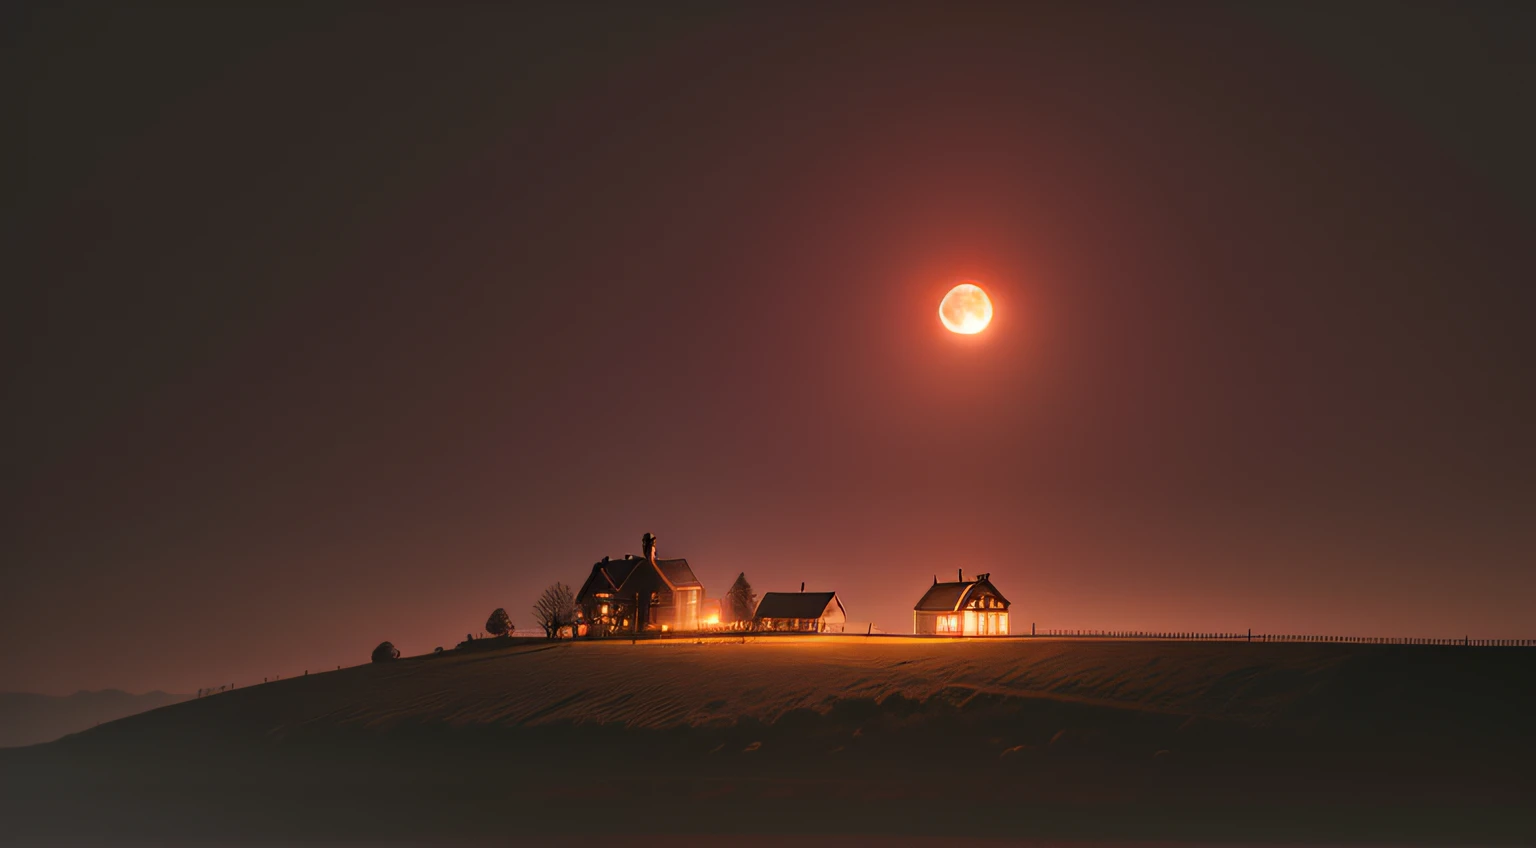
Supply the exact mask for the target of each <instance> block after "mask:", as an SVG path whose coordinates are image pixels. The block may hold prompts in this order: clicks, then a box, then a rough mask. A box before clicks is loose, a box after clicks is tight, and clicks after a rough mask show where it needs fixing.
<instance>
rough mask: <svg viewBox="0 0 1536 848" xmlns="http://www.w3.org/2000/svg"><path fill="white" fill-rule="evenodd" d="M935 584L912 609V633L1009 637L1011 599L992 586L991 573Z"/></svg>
mask: <svg viewBox="0 0 1536 848" xmlns="http://www.w3.org/2000/svg"><path fill="white" fill-rule="evenodd" d="M955 578H956V579H955V582H953V583H940V582H939V578H938V577H937V576H935V577H934V578H933V585H932V586H930V587H929V588H928V591H927V592H924V593H923V596H922V597H921V598H919V599H918V601H917V605H916V606H914V607H913V608H912V632H913V633H915V634H917V635H919V636H1007V635H1008V606H1009V604H1008V599H1007V598H1005V597H1003V593H1002V592H999V591H997V587H996V586H993V585H992V579H991V578H992V575H991V574H978V575H976V579H975V580H966V579H965V573H964V572H963V571H957V572H956V573H955Z"/></svg>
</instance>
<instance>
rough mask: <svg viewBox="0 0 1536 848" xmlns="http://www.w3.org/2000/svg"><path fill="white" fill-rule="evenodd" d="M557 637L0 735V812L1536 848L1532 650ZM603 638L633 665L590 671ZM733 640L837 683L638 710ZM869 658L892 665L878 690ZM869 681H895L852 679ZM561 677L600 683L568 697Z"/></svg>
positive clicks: (243, 836) (447, 831) (102, 837)
mask: <svg viewBox="0 0 1536 848" xmlns="http://www.w3.org/2000/svg"><path fill="white" fill-rule="evenodd" d="M569 648H570V649H571V650H568V651H567V652H566V653H565V654H563V655H561V654H556V653H554V652H550V656H545V657H543V658H536V657H533V656H531V655H527V654H518V653H515V652H508V654H507V655H506V656H505V657H504V658H500V659H494V660H490V661H489V664H486V662H487V661H486V660H485V658H482V659H481V661H480V662H479V663H476V664H474V665H465V666H463V667H462V668H458V667H454V666H452V665H449V664H446V663H448V662H449V661H448V660H437V661H421V662H422V663H423V664H422V665H420V666H417V667H414V669H413V667H411V666H409V665H406V664H402V665H400V666H398V667H397V668H394V669H389V670H382V669H377V668H373V669H370V668H362V669H350V670H347V671H346V672H342V673H338V675H337V676H336V677H335V678H334V679H333V680H330V681H322V682H310V681H301V682H296V683H295V685H292V686H288V687H286V688H279V687H260V688H259V689H253V690H250V691H249V693H247V692H240V691H237V692H235V693H231V694H229V695H221V696H216V697H214V698H209V699H204V700H203V701H199V702H190V703H187V704H182V705H178V706H174V707H169V708H166V709H162V710H157V711H154V712H153V713H149V714H146V715H144V716H140V717H136V718H134V719H127V720H124V721H122V722H117V723H114V724H113V725H108V726H104V727H102V728H100V729H98V730H96V731H92V732H89V733H85V734H81V735H79V736H75V737H71V738H69V739H65V740H63V741H61V742H59V743H54V744H52V745H45V746H39V747H37V748H31V749H23V750H17V751H3V752H0V822H3V828H4V831H3V836H4V838H6V839H8V840H13V841H22V842H28V843H48V842H54V843H76V842H88V841H119V840H120V841H148V842H161V843H163V842H173V841H186V842H214V843H232V842H240V841H277V842H287V841H301V840H302V841H308V842H328V841H375V842H391V841H406V842H418V843H426V844H452V843H461V842H480V841H486V842H490V843H491V844H521V843H523V842H526V841H533V840H536V839H537V840H540V841H545V840H547V839H558V840H559V841H562V842H577V843H581V842H591V841H603V842H606V841H608V839H607V837H612V838H623V839H629V840H636V839H638V840H640V841H642V842H647V843H649V842H653V841H658V840H660V839H661V838H662V837H667V836H686V835H695V836H697V837H698V838H699V839H700V840H701V841H700V842H699V843H698V844H703V842H704V841H708V840H709V839H710V838H712V837H717V836H721V837H723V836H726V835H731V834H757V835H765V834H766V835H778V834H782V835H798V836H809V835H817V836H821V837H843V836H848V837H859V840H857V842H858V843H859V844H877V843H881V842H882V841H883V840H886V839H890V838H894V837H913V838H920V837H931V838H933V839H935V840H941V841H942V840H944V839H949V838H955V837H962V836H963V837H970V838H987V837H991V838H1009V839H1015V838H1016V839H1029V840H1033V841H1042V840H1043V841H1046V842H1049V841H1051V840H1058V839H1060V840H1073V841H1078V840H1082V841H1097V842H1101V843H1115V842H1121V841H1125V842H1131V841H1168V842H1181V843H1187V842H1253V843H1261V842H1268V843H1274V842H1285V843H1329V844H1341V843H1389V844H1409V843H1442V844H1458V845H1465V844H1536V803H1533V799H1536V729H1533V722H1536V697H1533V693H1536V674H1533V673H1536V652H1533V651H1528V650H1521V649H1496V648H1490V649H1477V648H1428V647H1388V646H1364V647H1362V646H1296V645H1287V646H1262V650H1260V649H1259V648H1260V646H1250V645H1216V646H1210V645H1187V644H1163V645H1154V646H1125V645H1115V644H1062V643H1055V644H1054V645H1045V644H1041V643H1034V644H1019V643H1014V645H1013V646H992V645H987V646H981V647H976V648H965V649H961V648H950V647H930V646H928V645H926V644H924V643H914V644H911V645H901V646H895V647H890V646H879V647H873V648H857V649H849V650H848V651H843V650H842V649H841V648H838V649H837V650H838V651H839V652H840V653H837V654H836V655H831V654H829V655H828V656H827V658H826V659H825V660H823V659H822V658H821V656H820V655H818V654H817V653H815V652H814V651H812V652H807V651H806V650H804V649H800V650H799V651H798V652H797V651H796V649H794V648H789V647H780V646H776V645H771V646H754V645H737V646H728V647H718V646H717V647H714V648H709V649H703V648H697V649H696V648H689V649H687V650H679V651H675V652H671V653H666V654H663V653H660V652H658V651H656V650H652V651H651V652H649V653H647V652H644V651H643V650H642V649H636V650H634V651H632V652H630V653H622V652H619V651H617V650H616V649H613V648H610V647H608V646H569ZM1223 652H1225V653H1223ZM1232 652H1237V653H1236V655H1234V654H1233V653H1232ZM1244 652H1246V653H1244ZM556 660H558V662H556ZM431 662H437V663H440V664H439V665H435V666H434V665H428V664H427V663H431ZM743 662H745V663H746V664H747V665H746V667H745V668H744V669H743V668H741V665H742V663H743ZM502 663H504V664H502ZM614 663H623V664H624V668H626V669H633V668H635V667H636V666H637V665H638V666H639V667H640V670H639V671H637V672H635V673H634V674H632V675H631V674H630V673H629V672H625V673H624V674H614V675H610V676H608V677H602V676H596V675H597V672H596V671H595V670H596V669H607V668H610V667H612V665H613V664H614ZM722 663H724V664H726V665H729V666H731V667H732V668H735V669H736V672H735V673H736V674H737V675H738V676H739V677H740V679H739V680H737V679H734V678H733V679H731V680H729V681H728V682H727V683H726V684H719V683H716V684H714V685H724V686H728V687H730V688H731V689H732V691H734V689H736V688H742V689H745V690H747V691H756V690H754V689H753V688H752V683H751V681H752V680H754V679H757V680H758V681H759V682H758V684H757V686H758V687H760V688H761V690H762V691H761V693H759V694H758V695H757V696H756V697H758V698H759V699H760V700H764V701H765V702H768V701H772V696H773V694H774V690H775V688H776V687H778V688H784V687H793V686H795V685H801V686H803V687H808V688H805V692H812V691H815V692H819V691H820V690H819V689H818V688H817V686H818V685H819V684H816V680H817V677H816V676H817V675H818V674H827V675H828V676H829V678H830V679H841V678H843V677H847V678H848V679H849V680H850V686H849V688H848V690H847V691H845V692H844V693H842V694H841V695H839V694H836V693H833V694H832V695H831V696H830V697H823V696H818V697H817V698H816V699H814V700H809V701H807V700H806V699H807V698H808V697H809V696H806V695H803V694H802V695H799V696H797V697H800V698H801V700H802V705H801V706H793V705H792V703H791V704H790V708H788V709H777V707H776V708H775V709H774V710H759V711H753V710H742V713H743V714H741V715H738V716H735V717H729V718H727V717H722V716H719V715H714V716H712V717H710V718H709V719H708V720H699V719H697V718H696V717H690V716H682V717H681V718H678V717H676V716H672V715H671V714H665V715H664V716H663V717H662V718H654V719H652V720H649V721H646V720H641V719H639V718H635V716H645V715H652V714H653V713H654V714H656V715H662V714H661V713H655V711H656V710H659V709H661V707H659V706H657V705H658V704H660V705H665V704H670V703H672V702H673V701H674V700H681V701H684V702H686V701H687V700H688V698H690V697H692V696H693V695H697V697H699V698H707V697H712V696H714V695H716V694H717V693H715V692H714V691H713V690H711V689H710V688H709V687H710V685H711V684H709V683H706V682H698V683H694V682H692V681H691V680H690V679H689V678H687V677H683V678H679V674H680V670H683V669H689V668H692V669H696V670H697V671H698V673H699V674H700V675H707V676H709V677H708V679H710V680H718V678H719V677H720V676H721V675H723V674H725V671H724V670H723V669H724V666H722V665H721V664H722ZM818 663H820V664H822V665H830V666H832V667H833V671H835V674H834V673H831V672H829V671H828V669H827V668H824V667H821V666H820V665H818ZM498 664H501V665H498ZM584 664H590V666H591V668H592V669H594V671H593V672H592V674H593V675H594V676H596V677H595V680H596V682H594V683H590V684H587V683H583V682H582V680H583V679H584V678H585V677H586V669H587V666H586V665H584ZM1009 664H1011V665H1009ZM912 665H918V666H921V667H923V669H924V670H923V671H922V672H921V674H919V675H916V676H912V673H911V672H908V671H905V669H907V668H908V667H909V666H912ZM647 666H651V667H652V668H651V669H650V672H649V673H647V671H646V668H645V667H647ZM1004 666H1006V667H1004ZM1190 667H1195V668H1197V669H1199V673H1188V668H1190ZM1170 668H1172V669H1173V670H1174V675H1173V678H1172V679H1174V680H1175V681H1176V682H1177V687H1178V688H1179V689H1180V690H1182V689H1190V688H1195V687H1204V688H1202V689H1200V691H1198V692H1194V693H1192V694H1190V695H1189V697H1185V698H1181V697H1178V693H1177V692H1175V691H1173V690H1170V689H1167V688H1166V687H1165V688H1164V689H1159V688H1157V687H1156V686H1155V685H1153V684H1152V683H1151V682H1149V681H1155V680H1159V679H1164V680H1166V679H1170V678H1168V677H1167V676H1166V675H1167V673H1168V669H1170ZM978 669H983V670H986V673H987V676H985V678H984V679H985V680H989V681H993V682H992V683H988V684H985V685H983V684H982V683H978V682H977V681H978V680H982V679H983V678H980V677H977V675H978V674H979V673H980V672H979V671H978ZM1159 669H1162V670H1163V671H1158V670H1159ZM853 670H858V673H857V674H855V673H854V671H853ZM880 674H885V675H886V676H887V677H888V678H889V679H890V680H899V682H900V683H901V687H904V688H901V687H898V688H899V689H900V691H881V690H879V688H878V686H879V685H883V684H882V683H881V681H882V680H884V679H885V678H880V677H879V675H880ZM898 674H907V675H909V676H908V677H901V678H898V677H897V675H898ZM347 675H351V676H350V677H348V676H347ZM860 675H862V676H860ZM1159 675H1164V676H1163V677H1159ZM503 676H504V677H505V681H504V685H505V686H506V687H507V689H508V690H509V691H510V690H514V689H515V690H516V691H515V694H507V695H504V696H501V697H500V699H499V700H498V696H497V695H496V691H497V690H496V689H495V687H494V686H489V688H487V686H488V684H489V683H495V682H496V681H499V680H501V679H502V677H503ZM319 677H322V678H323V677H327V676H319ZM1074 677H1077V678H1079V679H1080V680H1092V681H1096V682H1095V683H1094V684H1093V685H1091V686H1087V685H1080V684H1079V683H1078V682H1076V681H1075V680H1074ZM797 679H805V680H810V681H811V683H808V684H802V683H796V682H795V681H796V680H797ZM914 680H916V681H921V682H923V684H924V687H926V688H924V687H918V686H916V684H914V683H913V681H914ZM455 681H459V682H461V684H462V686H463V689H460V690H456V689H455V688H454V687H453V685H452V684H454V683H455ZM853 684H857V685H853ZM870 686H876V687H877V688H876V689H874V690H869V691H876V692H879V694H877V695H875V696H872V697H861V696H860V692H861V691H864V690H867V689H868V687H870ZM657 687H660V688H663V689H666V690H667V691H666V692H665V693H664V694H663V695H656V694H654V693H652V692H651V691H650V690H651V689H655V688H657ZM861 687H862V688H861ZM692 688H697V690H698V691H697V692H693V691H692ZM679 689H681V692H680V693H679V691H678V690H679ZM1074 690H1077V692H1076V694H1074ZM796 691H799V690H796ZM571 692H578V693H580V695H572V694H570V693H571ZM908 693H912V694H908ZM1126 693H1129V694H1126ZM573 697H584V698H586V699H587V700H586V702H587V703H591V704H593V705H594V706H592V707H591V708H590V709H585V710H576V711H575V712H571V711H570V710H571V706H572V704H571V702H570V699H571V698H573ZM389 699H394V701H393V702H392V703H383V701H387V700H389ZM647 699H649V700H647ZM720 702H721V699H720V698H718V697H716V698H715V701H714V702H713V703H720ZM539 703H543V704H545V706H544V707H543V708H542V710H537V709H535V710H532V711H531V712H530V711H529V710H530V709H531V707H532V705H536V704H539ZM754 703H755V702H754ZM774 703H775V704H777V705H779V706H783V705H784V704H783V703H782V702H774ZM636 704H640V705H642V707H643V709H642V708H636V707H635V705H636ZM637 709H638V711H636V710H637ZM625 710H629V712H625ZM455 717H457V718H455ZM551 717H553V720H549V719H550V718H551ZM623 717H627V718H623ZM619 718H623V720H619ZM870 840H873V841H870ZM689 844H691V843H689ZM932 844H942V842H935V843H932Z"/></svg>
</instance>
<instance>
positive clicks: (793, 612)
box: [752, 584, 848, 633]
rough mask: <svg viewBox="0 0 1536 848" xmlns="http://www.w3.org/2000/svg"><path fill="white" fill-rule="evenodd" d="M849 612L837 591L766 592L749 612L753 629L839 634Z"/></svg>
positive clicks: (802, 585) (801, 589)
mask: <svg viewBox="0 0 1536 848" xmlns="http://www.w3.org/2000/svg"><path fill="white" fill-rule="evenodd" d="M847 621H848V613H847V612H846V611H845V610H844V609H843V602H842V601H840V600H838V599H837V593H836V592H807V591H805V586H804V584H801V586H800V591H798V592H767V593H765V594H764V595H763V599H762V600H760V601H758V602H757V611H756V612H755V613H753V615H752V628H753V629H754V630H788V631H801V632H806V633H841V632H843V625H844V624H846V623H847Z"/></svg>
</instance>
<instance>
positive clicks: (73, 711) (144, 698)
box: [0, 689, 191, 748]
mask: <svg viewBox="0 0 1536 848" xmlns="http://www.w3.org/2000/svg"><path fill="white" fill-rule="evenodd" d="M190 697H191V696H190V695H172V694H169V693H166V692H146V693H144V694H142V695H133V694H129V693H127V692H122V691H119V690H117V689H105V690H102V691H100V692H84V691H82V692H76V693H75V694H73V695H63V696H54V695H34V694H31V693H26V692H0V748H13V747H20V746H22V745H37V744H40V743H42V742H52V741H53V740H55V739H58V738H59V737H61V736H64V735H66V734H70V733H78V732H80V731H82V730H85V729H87V728H90V727H94V726H95V725H98V724H103V723H105V722H109V721H115V720H117V719H120V718H122V717H124V716H130V715H133V714H134V713H141V712H144V711H145V710H152V709H155V708H156V707H163V706H165V705H166V704H175V703H179V702H181V701H185V700H187V699H188V698H190Z"/></svg>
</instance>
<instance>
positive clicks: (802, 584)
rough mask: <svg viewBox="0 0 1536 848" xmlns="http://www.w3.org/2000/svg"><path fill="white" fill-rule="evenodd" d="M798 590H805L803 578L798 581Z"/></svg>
mask: <svg viewBox="0 0 1536 848" xmlns="http://www.w3.org/2000/svg"><path fill="white" fill-rule="evenodd" d="M800 591H802V592H804V591H805V581H804V580H801V581H800Z"/></svg>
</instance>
